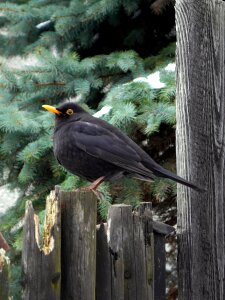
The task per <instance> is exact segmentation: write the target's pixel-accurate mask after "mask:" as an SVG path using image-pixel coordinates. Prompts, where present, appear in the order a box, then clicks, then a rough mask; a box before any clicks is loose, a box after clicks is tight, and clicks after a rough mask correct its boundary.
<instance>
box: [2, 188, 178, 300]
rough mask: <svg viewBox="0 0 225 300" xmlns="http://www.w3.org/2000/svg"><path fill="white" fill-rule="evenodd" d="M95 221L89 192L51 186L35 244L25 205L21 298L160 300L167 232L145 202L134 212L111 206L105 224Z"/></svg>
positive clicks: (34, 220)
mask: <svg viewBox="0 0 225 300" xmlns="http://www.w3.org/2000/svg"><path fill="white" fill-rule="evenodd" d="M96 221H97V199H96V197H95V195H94V194H93V193H92V192H90V191H83V190H77V191H73V192H65V191H62V190H60V189H59V188H58V187H56V189H55V191H54V192H52V193H51V194H50V196H49V197H48V198H47V201H46V219H45V226H44V234H43V236H44V237H43V240H42V241H40V234H39V222H38V217H37V216H36V215H35V213H34V210H33V207H32V203H31V202H27V206H26V212H25V225H24V238H23V251H22V286H23V292H22V298H23V299H25V300H31V299H32V300H60V299H61V300H67V299H68V300H124V299H129V300H147V299H148V300H156V299H157V300H164V299H165V235H167V234H169V233H171V232H172V231H173V227H171V226H168V225H165V224H163V223H159V222H153V221H152V210H151V203H141V205H140V207H139V208H138V210H136V211H134V212H132V208H131V206H129V205H125V204H119V205H112V206H111V208H110V210H109V215H108V220H107V223H102V224H100V225H97V226H96ZM0 289H1V279H0ZM1 299H2V300H5V299H8V298H6V297H5V298H1Z"/></svg>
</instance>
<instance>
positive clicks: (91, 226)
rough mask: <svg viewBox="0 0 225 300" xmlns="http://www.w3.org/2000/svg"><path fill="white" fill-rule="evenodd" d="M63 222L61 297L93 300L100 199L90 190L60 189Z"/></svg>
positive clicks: (74, 299) (75, 299) (72, 299)
mask: <svg viewBox="0 0 225 300" xmlns="http://www.w3.org/2000/svg"><path fill="white" fill-rule="evenodd" d="M57 195H58V198H59V200H60V202H61V221H62V289H61V291H62V294H61V299H70V300H78V299H79V300H94V299H95V274H96V216H97V199H96V196H95V195H94V194H93V192H91V191H84V190H78V191H73V192H65V191H58V192H57Z"/></svg>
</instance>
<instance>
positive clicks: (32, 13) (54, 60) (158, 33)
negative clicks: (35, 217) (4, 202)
mask: <svg viewBox="0 0 225 300" xmlns="http://www.w3.org/2000/svg"><path fill="white" fill-rule="evenodd" d="M0 12H1V14H0V27H1V31H0V56H1V59H0V107H1V110H0V139H1V145H0V172H1V176H0V178H1V179H0V183H1V184H2V185H3V184H6V183H7V184H10V187H11V188H19V189H20V190H21V197H20V198H19V200H18V202H17V204H16V206H15V207H14V208H13V209H11V210H10V211H9V212H8V213H7V214H6V215H5V216H4V217H3V218H2V224H1V226H0V231H3V233H4V235H5V237H6V239H7V240H8V242H9V243H10V244H11V246H12V249H13V251H14V252H13V254H12V255H13V256H14V257H13V259H14V260H13V261H15V262H16V261H17V258H18V257H19V255H20V250H21V228H20V229H17V230H11V229H12V227H13V226H14V225H15V224H17V223H18V221H19V220H21V219H22V217H23V214H24V204H25V202H26V200H28V199H29V200H32V201H33V204H34V207H35V209H36V210H37V211H39V216H40V217H41V219H43V216H44V207H45V197H46V195H47V194H48V193H49V191H50V190H51V189H53V188H54V185H56V184H58V185H61V186H62V187H63V188H64V189H72V188H78V187H81V186H83V185H85V184H87V183H86V182H84V181H83V180H81V179H79V178H77V177H75V176H73V175H71V174H69V173H67V172H66V171H65V170H64V169H63V168H62V167H61V166H60V165H59V164H58V163H57V162H56V160H55V159H54V157H53V152H52V133H53V116H52V117H50V116H49V114H47V113H46V112H45V111H42V109H41V105H42V104H50V105H56V106H57V105H59V104H60V103H62V102H65V101H77V102H79V104H81V105H82V106H84V107H85V108H86V109H87V110H88V111H89V112H90V113H93V114H94V113H97V116H99V117H101V118H104V119H105V120H107V121H108V122H110V123H112V124H113V125H115V126H118V127H119V128H121V129H122V130H123V131H125V132H126V133H127V134H128V135H130V137H131V138H133V139H134V140H135V141H136V142H137V143H138V144H139V145H140V146H141V147H142V148H143V149H144V150H145V151H146V152H148V153H149V154H150V155H151V156H152V157H153V158H154V159H155V160H157V161H158V162H159V163H160V164H162V165H164V166H165V167H167V168H168V169H172V170H173V171H174V168H175V163H174V162H175V151H174V143H175V140H174V126H175V105H174V99H175V83H174V80H175V78H174V76H175V75H174V71H169V70H167V68H166V66H167V65H168V64H169V63H171V62H174V56H175V45H174V40H175V37H174V33H173V32H174V8H173V3H172V1H168V0H164V1H157V0H156V1H153V0H149V1H144V0H139V1H137V0H129V1H127V0H124V1H121V0H120V1H119V0H92V1H80V0H71V1H69V0H64V1H63V0H58V1H49V0H38V1H36V0H35V1H34V0H33V1H32V0H30V1H22V0H21V1H9V2H7V3H1V4H0ZM165 20H166V22H165ZM15 56H19V58H17V60H16V61H17V64H15ZM156 71H157V72H159V74H160V81H161V82H162V83H163V84H164V85H163V87H161V88H158V89H156V88H154V87H152V86H151V85H150V84H149V80H148V76H149V74H151V73H154V72H156ZM101 189H102V190H103V194H104V197H103V199H102V200H101V201H100V203H99V213H100V216H99V218H101V219H103V220H104V219H105V218H106V215H107V209H108V207H109V205H111V203H115V202H122V201H123V202H125V203H128V204H132V205H133V206H134V207H135V206H137V205H138V203H139V201H145V200H148V201H149V200H152V201H153V202H154V203H157V202H162V200H164V207H165V203H171V201H172V202H173V203H174V199H175V193H176V190H175V185H174V184H173V183H172V182H171V181H169V180H165V179H157V180H156V181H155V182H154V183H152V184H148V183H143V182H138V181H135V180H131V179H127V178H124V179H123V180H121V181H119V182H115V183H113V184H111V185H109V184H104V185H103V186H102V187H101ZM171 199H172V200H171ZM160 207H161V206H160V205H159V206H158V211H160ZM159 214H160V213H159ZM164 217H165V218H167V219H170V220H171V215H169V214H166V215H165V216H164ZM171 222H173V223H174V219H172V221H171ZM10 230H11V231H10ZM13 272H14V273H15V274H14V278H15V277H17V272H18V267H15V268H14V269H13ZM14 283H15V282H14ZM14 286H16V288H15V289H14V290H13V287H14ZM12 293H13V294H14V297H15V299H19V289H18V285H17V284H14V285H13V286H12Z"/></svg>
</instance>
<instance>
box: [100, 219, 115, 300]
mask: <svg viewBox="0 0 225 300" xmlns="http://www.w3.org/2000/svg"><path fill="white" fill-rule="evenodd" d="M96 247H97V249H96V260H97V261H96V300H105V299H107V300H111V295H112V288H111V267H112V266H111V257H110V252H109V246H108V241H107V224H101V225H97V245H96Z"/></svg>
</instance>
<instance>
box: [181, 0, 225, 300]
mask: <svg viewBox="0 0 225 300" xmlns="http://www.w3.org/2000/svg"><path fill="white" fill-rule="evenodd" d="M224 16H225V3H224V2H223V1H220V0H195V1H189V0H177V1H176V26H177V59H176V67H177V97H176V98H177V170H178V174H179V175H181V176H183V177H185V178H187V179H189V180H191V181H192V182H194V183H195V184H196V185H199V186H200V187H203V188H205V189H206V192H204V193H199V192H196V191H194V190H192V189H189V188H186V187H183V186H179V187H178V228H177V233H178V246H179V249H178V272H179V274H178V281H179V282H178V283H179V299H187V300H190V299H193V300H203V299H215V300H220V299H221V300H222V299H225V286H224V284H225V281H224V278H225V274H224V267H225V255H224V248H225V243H224V227H225V222H224V213H225V212H224V207H225V206H224V200H225V176H224V174H225V173H224V167H225V143H224V141H225V126H224V124H225V123H224V116H225V100H224V99H225V93H224V91H225V72H224V67H225V65H224V60H225V48H224V46H225V17H224Z"/></svg>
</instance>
